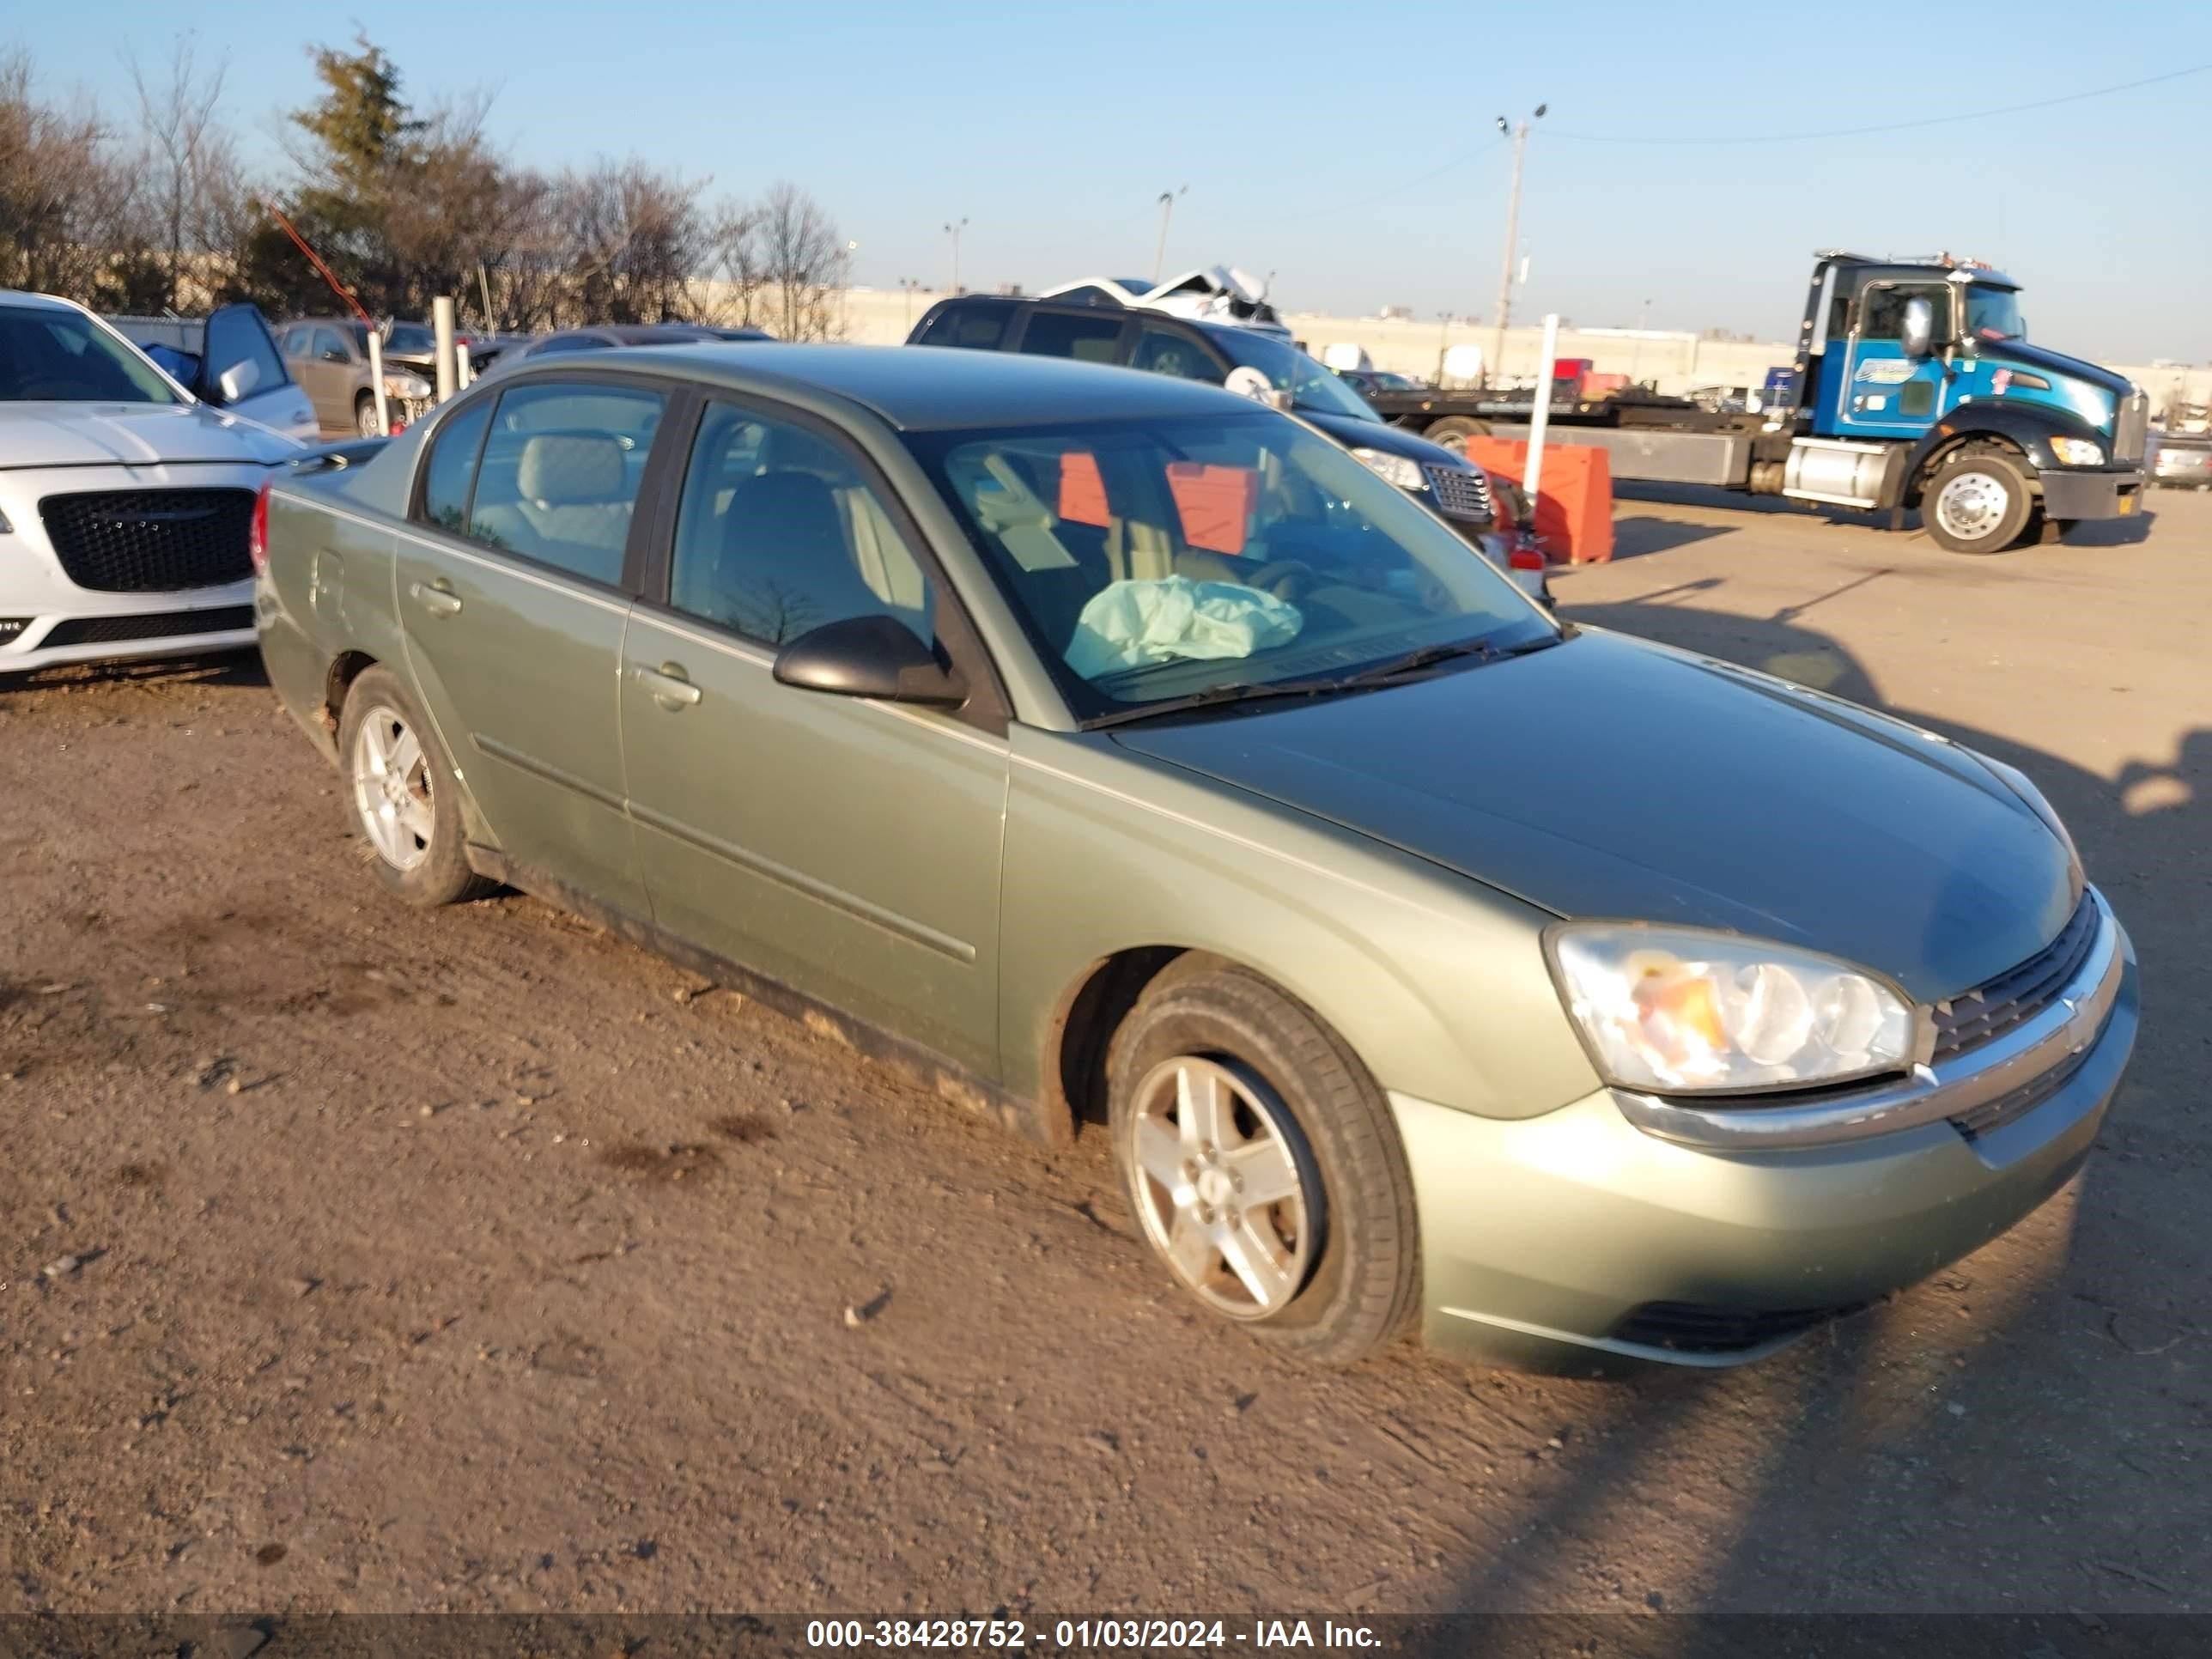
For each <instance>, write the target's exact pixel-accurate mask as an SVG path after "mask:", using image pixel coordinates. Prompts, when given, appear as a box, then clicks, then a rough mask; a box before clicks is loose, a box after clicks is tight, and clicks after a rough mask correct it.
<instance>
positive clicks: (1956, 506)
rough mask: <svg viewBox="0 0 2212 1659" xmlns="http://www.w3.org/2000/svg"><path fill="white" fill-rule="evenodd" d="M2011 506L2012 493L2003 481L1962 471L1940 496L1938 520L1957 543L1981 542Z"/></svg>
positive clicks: (1937, 510) (1986, 475)
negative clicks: (1958, 541)
mask: <svg viewBox="0 0 2212 1659" xmlns="http://www.w3.org/2000/svg"><path fill="white" fill-rule="evenodd" d="M2011 506H2012V493H2011V492H2010V491H2009V490H2008V489H2006V488H2005V486H2004V481H2003V480H2002V478H1997V477H1992V476H1990V474H1989V473H1987V472H1961V473H1959V474H1958V475H1957V476H1956V477H1953V478H1952V480H1951V481H1950V482H1949V483H1947V484H1945V485H1944V486H1943V488H1942V490H1941V491H1939V492H1938V493H1937V495H1936V520H1937V521H1938V522H1940V523H1941V524H1942V526H1943V528H1944V529H1945V530H1946V531H1948V532H1949V533H1950V534H1951V535H1952V536H1954V538H1957V539H1958V540H1960V541H1962V542H1978V541H1980V540H1981V539H1982V538H1984V537H1985V536H1988V535H1990V533H1991V532H1994V531H1995V530H1996V527H1997V526H1998V525H2000V524H2001V523H2002V522H2003V520H2004V516H2005V513H2007V512H2008V510H2009V509H2010V507H2011Z"/></svg>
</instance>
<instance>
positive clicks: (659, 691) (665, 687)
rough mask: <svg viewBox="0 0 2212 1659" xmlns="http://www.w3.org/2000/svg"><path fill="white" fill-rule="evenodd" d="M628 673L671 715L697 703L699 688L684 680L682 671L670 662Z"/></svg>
mask: <svg viewBox="0 0 2212 1659" xmlns="http://www.w3.org/2000/svg"><path fill="white" fill-rule="evenodd" d="M630 674H631V677H632V678H635V680H636V681H637V683H638V684H640V685H641V686H643V687H644V688H645V689H646V690H648V691H650V692H651V693H653V701H654V702H657V703H659V705H660V706H661V707H662V708H665V709H666V710H667V711H668V712H669V713H670V714H675V713H677V712H678V710H680V709H685V708H690V707H691V706H692V705H693V704H695V703H696V702H698V701H699V696H700V692H699V688H698V687H697V686H696V685H694V684H691V682H690V680H688V679H686V678H684V671H683V669H682V668H680V667H678V665H676V664H674V663H672V662H671V663H663V664H662V665H660V666H659V667H658V668H647V667H644V666H642V665H641V666H639V667H636V668H633V669H631V670H630Z"/></svg>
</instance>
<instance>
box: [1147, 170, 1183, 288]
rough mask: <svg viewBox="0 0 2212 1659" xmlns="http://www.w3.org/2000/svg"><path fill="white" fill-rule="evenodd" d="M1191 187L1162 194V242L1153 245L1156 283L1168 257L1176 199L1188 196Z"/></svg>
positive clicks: (1154, 278)
mask: <svg viewBox="0 0 2212 1659" xmlns="http://www.w3.org/2000/svg"><path fill="white" fill-rule="evenodd" d="M1189 190H1190V186H1189V185H1182V187H1180V188H1179V189H1176V190H1164V191H1161V192H1160V240H1158V241H1157V242H1155V243H1154V244H1153V245H1152V280H1153V281H1154V282H1156V283H1157V282H1158V281H1159V280H1160V270H1161V267H1162V266H1163V264H1164V263H1165V262H1166V259H1167V257H1168V220H1169V219H1170V217H1171V216H1173V215H1174V213H1175V204H1176V197H1178V196H1182V195H1186V194H1188V192H1189Z"/></svg>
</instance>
